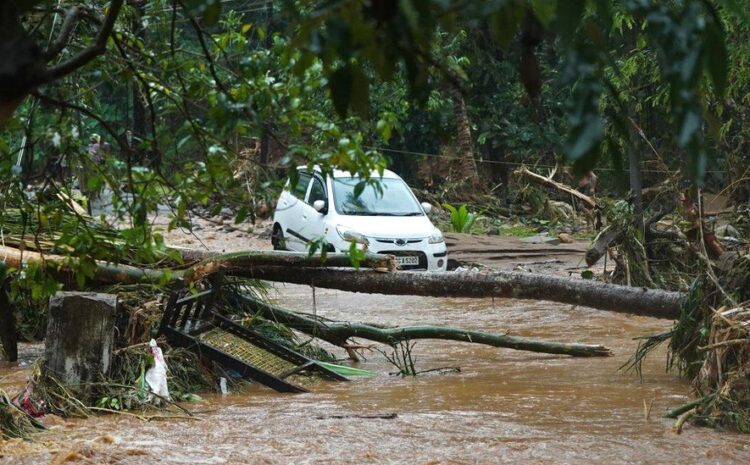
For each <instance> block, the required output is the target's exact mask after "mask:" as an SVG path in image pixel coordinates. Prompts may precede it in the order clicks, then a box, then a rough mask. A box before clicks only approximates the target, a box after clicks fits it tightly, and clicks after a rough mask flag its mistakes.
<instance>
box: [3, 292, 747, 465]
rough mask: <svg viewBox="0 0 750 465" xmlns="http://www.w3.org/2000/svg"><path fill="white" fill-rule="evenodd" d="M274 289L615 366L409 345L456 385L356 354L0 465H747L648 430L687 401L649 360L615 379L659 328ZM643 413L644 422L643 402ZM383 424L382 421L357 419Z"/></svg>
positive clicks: (74, 430) (46, 445)
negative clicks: (290, 379) (294, 380)
mask: <svg viewBox="0 0 750 465" xmlns="http://www.w3.org/2000/svg"><path fill="white" fill-rule="evenodd" d="M279 291H280V294H279V296H278V298H277V300H278V302H279V303H280V304H283V305H284V306H287V307H289V308H293V309H297V310H303V311H308V312H312V311H315V312H317V313H318V314H319V315H323V316H326V317H329V318H332V319H343V320H351V321H367V322H373V323H384V324H400V325H406V324H441V325H454V326H464V327H467V328H472V329H478V330H483V331H491V332H509V333H511V334H514V335H522V336H530V337H540V338H550V339H556V340H561V341H568V342H574V341H575V342H585V343H600V344H604V345H606V346H608V347H610V348H611V349H612V350H613V352H614V353H615V356H614V357H609V358H590V359H580V358H579V359H575V358H570V357H564V356H551V355H542V354H533V353H527V352H517V351H512V350H507V349H496V348H492V347H485V346H478V345H473V344H462V343H454V342H447V341H420V342H418V343H417V345H416V347H415V355H416V358H417V368H418V369H423V370H424V369H431V368H438V367H447V366H458V367H460V368H461V372H460V373H454V374H445V375H440V374H427V375H423V376H420V377H417V378H415V379H403V378H399V377H395V376H390V375H389V374H388V373H389V372H391V371H393V367H392V366H390V365H389V364H388V363H387V362H386V360H385V358H384V357H383V356H382V355H381V354H379V353H377V352H371V353H367V354H365V355H366V356H367V361H366V362H365V363H363V364H362V365H361V366H362V367H363V368H367V369H370V370H374V371H376V372H378V376H377V377H373V378H356V379H354V381H353V382H351V383H328V382H317V383H315V384H313V385H312V386H311V388H312V389H313V391H314V392H312V393H309V394H302V395H281V394H276V393H273V392H271V391H269V390H268V389H265V388H261V387H257V388H255V387H254V388H252V389H251V390H250V391H249V392H245V393H243V394H234V395H228V396H220V395H207V396H205V402H203V403H198V404H189V405H187V407H188V408H191V409H192V410H194V411H198V412H201V413H198V414H197V417H198V418H199V420H196V421H166V422H151V423H145V422H142V421H140V420H137V419H134V418H129V417H125V416H107V417H101V418H97V419H90V420H73V421H67V422H65V421H59V422H57V423H58V426H55V427H54V428H53V429H52V430H51V431H49V432H46V433H43V434H41V435H39V437H38V438H37V442H36V443H35V444H33V445H28V444H19V443H13V444H6V445H5V446H4V447H3V448H0V456H2V454H8V455H6V456H5V457H4V458H0V462H2V461H3V460H4V461H5V463H48V462H50V460H55V459H57V460H63V459H66V458H67V459H76V460H79V462H78V463H121V464H131V463H132V464H142V463H164V464H187V463H191V464H193V463H196V464H222V463H232V464H240V463H273V464H275V463H282V464H287V463H352V464H355V463H356V464H360V463H410V464H411V463H417V464H428V463H429V464H436V463H446V464H447V463H482V464H484V463H529V464H536V463H539V464H542V463H544V464H547V463H549V464H553V463H554V464H558V463H560V464H565V463H571V464H572V463H580V464H589V463H602V464H620V463H622V464H626V463H627V464H630V463H644V464H645V463H659V464H678V463H679V464H692V463H696V464H697V463H700V464H713V463H742V464H747V463H750V437H748V436H742V435H737V434H731V433H720V432H717V431H714V430H710V429H706V428H697V427H693V426H690V425H688V426H686V428H685V430H684V432H683V433H682V434H681V435H678V434H676V433H674V432H673V431H672V429H671V427H672V423H673V421H672V420H666V419H663V418H661V415H662V414H663V412H664V411H665V410H667V409H668V408H671V407H674V406H677V405H680V404H681V403H683V402H685V401H686V400H688V397H687V394H688V386H687V384H686V383H684V382H682V381H680V380H679V379H677V378H676V377H675V376H674V375H673V374H669V373H666V372H665V370H664V362H665V352H664V350H660V351H657V352H656V353H655V354H654V355H653V356H652V357H651V358H650V360H649V361H648V362H647V363H646V364H645V365H644V369H643V375H644V377H643V381H642V382H641V380H640V379H639V378H638V376H637V375H636V374H634V373H626V372H623V371H619V370H618V368H619V367H620V365H622V364H623V363H624V362H625V361H626V360H627V359H628V357H629V356H630V355H631V354H632V352H633V351H634V349H635V347H636V342H635V341H633V340H632V338H633V337H636V336H641V335H644V334H651V333H654V332H658V331H663V330H665V329H667V328H668V327H669V326H670V322H666V321H662V320H655V319H650V318H643V317H630V316H626V315H618V314H614V313H609V312H600V311H596V310H591V309H587V308H581V307H575V308H572V307H569V306H564V305H560V304H553V303H539V302H525V301H515V300H505V299H503V300H500V299H495V300H494V301H493V300H492V299H435V298H424V297H392V296H376V295H365V294H351V293H344V292H337V291H321V290H318V291H317V292H316V299H315V301H316V308H314V309H313V308H311V304H310V303H311V302H312V299H311V291H310V288H308V287H302V286H291V285H288V286H283V287H279ZM337 353H339V354H340V351H338V352H337ZM341 355H343V354H341ZM9 373H10V376H14V377H15V376H17V370H10V371H9V370H8V369H2V370H0V377H3V376H6V375H8V374H9ZM652 400H653V410H652V414H651V418H650V420H646V419H645V417H644V401H645V402H647V403H648V402H651V401H652ZM391 413H395V414H396V417H395V418H391V419H381V418H362V417H363V416H378V415H386V414H391ZM103 435H107V436H104V438H102V436H103ZM110 436H111V437H110ZM97 438H98V439H97ZM111 440H114V442H113V443H111V444H110V441H111ZM71 451H72V452H71ZM57 463H63V462H57ZM71 463H76V462H71Z"/></svg>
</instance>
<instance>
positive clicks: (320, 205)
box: [313, 200, 326, 215]
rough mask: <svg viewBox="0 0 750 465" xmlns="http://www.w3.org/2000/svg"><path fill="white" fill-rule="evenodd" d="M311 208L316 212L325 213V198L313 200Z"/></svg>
mask: <svg viewBox="0 0 750 465" xmlns="http://www.w3.org/2000/svg"><path fill="white" fill-rule="evenodd" d="M313 208H314V209H315V211H316V212H318V213H322V214H324V215H325V213H326V211H325V210H326V201H325V200H316V201H315V202H313Z"/></svg>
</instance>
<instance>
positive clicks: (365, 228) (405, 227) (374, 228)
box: [337, 216, 435, 239]
mask: <svg viewBox="0 0 750 465" xmlns="http://www.w3.org/2000/svg"><path fill="white" fill-rule="evenodd" d="M337 220H338V221H337V224H339V225H341V226H344V227H347V228H350V229H351V230H353V231H355V232H358V233H360V234H362V235H363V236H365V237H372V238H381V239H388V238H391V239H398V238H402V239H416V238H420V239H421V238H425V237H428V236H429V235H430V234H432V231H433V230H434V229H435V226H433V224H432V222H431V221H430V220H429V218H427V217H426V216H339V217H338V218H337Z"/></svg>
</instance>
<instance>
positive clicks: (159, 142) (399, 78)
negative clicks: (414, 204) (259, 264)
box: [0, 0, 750, 428]
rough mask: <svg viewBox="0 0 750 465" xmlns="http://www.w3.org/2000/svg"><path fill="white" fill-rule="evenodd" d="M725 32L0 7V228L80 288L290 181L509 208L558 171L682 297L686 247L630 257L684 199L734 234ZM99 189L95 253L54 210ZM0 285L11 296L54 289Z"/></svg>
mask: <svg viewBox="0 0 750 465" xmlns="http://www.w3.org/2000/svg"><path fill="white" fill-rule="evenodd" d="M749 16H750V7H748V6H747V5H745V4H743V3H741V2H738V1H736V0H671V1H656V0H621V1H614V0H565V1H563V0H557V1H555V0H491V1H485V2H461V1H451V0H446V1H437V0H434V1H432V0H412V1H406V0H403V1H399V0H385V1H374V0H373V1H361V0H345V1H338V2H335V1H334V2H310V1H306V0H297V1H294V0H279V1H273V0H248V1H239V0H152V1H146V0H128V1H125V0H112V1H101V0H95V1H90V2H76V1H72V0H60V1H52V0H34V1H21V0H9V1H5V2H3V3H2V5H0V26H1V27H0V56H1V57H3V58H1V59H2V63H0V152H2V158H1V159H0V186H1V189H2V190H1V191H0V192H1V193H0V196H2V199H1V200H2V205H3V207H2V209H1V210H0V228H2V231H4V234H5V235H8V238H9V239H13V240H14V241H15V242H14V244H15V245H19V244H20V247H21V248H24V247H29V248H32V249H33V248H36V249H37V250H41V249H44V250H47V251H52V252H54V253H57V254H60V255H63V256H64V257H65V259H66V265H68V266H70V267H73V268H74V269H75V270H76V272H77V278H78V284H79V285H83V284H84V283H85V282H86V279H89V278H91V277H93V275H94V272H95V261H96V260H107V261H115V262H126V263H131V264H153V263H164V262H165V261H166V262H169V263H170V264H174V265H175V266H177V265H179V264H178V263H173V261H179V259H178V257H175V256H174V255H173V254H172V253H171V251H169V250H168V249H167V248H166V246H165V244H164V241H163V238H162V237H161V235H160V234H159V233H158V232H155V231H153V230H152V229H151V225H150V221H149V217H150V216H151V215H153V214H154V213H155V212H157V211H158V210H159V208H160V206H161V207H164V206H167V207H168V208H169V209H170V211H171V213H170V215H171V216H170V219H171V226H172V227H186V228H190V227H191V218H192V217H193V216H194V215H202V216H212V215H215V214H217V213H219V212H220V211H222V209H226V208H228V209H230V210H231V211H232V212H233V213H234V214H235V216H236V220H237V221H238V222H241V221H243V220H244V219H245V218H251V219H255V217H256V216H263V215H267V214H268V212H269V207H270V206H271V205H272V202H273V200H274V199H275V197H276V196H277V194H278V192H279V190H280V189H281V186H282V182H283V179H284V178H285V176H286V174H287V173H288V174H290V175H291V176H292V182H295V179H294V177H295V175H296V171H295V170H294V169H291V168H293V167H294V166H296V165H299V164H308V165H313V164H318V165H320V166H322V167H323V168H324V169H325V170H331V169H333V168H340V169H344V170H348V171H351V172H352V173H357V174H360V175H361V176H362V177H363V178H365V179H367V181H366V182H373V183H376V182H377V179H376V178H371V176H370V174H371V173H372V172H373V171H379V170H382V169H384V168H386V167H389V168H391V169H394V170H396V171H397V172H398V173H399V174H401V175H402V176H404V177H405V178H406V179H407V180H409V181H410V182H411V183H412V184H414V185H415V186H416V187H420V188H423V189H425V190H426V191H428V192H429V193H430V194H429V195H432V196H434V198H435V200H437V202H435V203H438V202H440V203H442V202H443V201H450V202H454V203H455V204H456V205H459V204H460V203H463V202H470V203H472V204H476V203H478V202H479V203H481V202H485V203H487V202H490V203H492V202H495V203H493V205H495V206H497V205H500V207H499V208H500V209H502V208H505V207H506V206H507V203H512V202H514V201H517V200H519V198H520V200H521V201H523V202H526V203H530V204H532V209H533V210H534V211H533V213H538V212H541V211H542V207H541V206H540V205H542V204H540V203H539V202H536V204H535V200H534V195H535V194H534V193H533V192H532V193H530V192H529V191H528V190H527V189H524V190H523V191H521V189H520V187H519V183H518V179H517V178H516V177H514V176H512V175H511V173H513V172H514V170H516V169H517V168H518V167H519V166H521V165H529V166H534V167H537V168H538V169H544V170H552V169H555V167H557V166H558V164H559V165H561V166H563V165H566V168H565V170H563V169H562V168H561V169H560V170H559V171H560V172H563V171H564V172H565V176H567V177H566V178H565V179H564V180H565V181H566V182H568V183H569V184H571V183H575V182H576V179H578V178H579V177H580V176H583V175H586V176H588V175H589V173H591V172H592V171H593V172H595V173H597V174H598V176H599V187H598V190H599V192H604V193H607V194H610V195H611V197H612V198H613V199H612V201H604V202H602V205H603V207H602V210H601V212H600V215H599V216H600V218H599V220H600V221H601V219H602V218H603V219H604V222H605V224H607V225H610V226H612V227H618V228H620V229H621V230H624V231H625V232H626V233H625V235H624V239H623V240H622V241H621V242H622V244H621V246H622V247H621V248H622V254H623V256H625V257H626V259H625V261H623V262H622V263H625V268H627V270H626V271H627V277H625V276H624V274H622V273H625V271H623V270H624V269H625V268H622V269H620V271H621V274H622V275H621V276H620V277H619V278H620V281H622V282H627V283H629V284H635V285H648V286H654V287H667V288H676V289H682V290H686V289H687V288H688V287H689V286H690V283H691V282H693V279H694V278H695V275H696V274H697V273H696V270H702V269H703V268H702V267H703V266H706V267H708V273H709V274H708V275H710V276H713V271H712V270H713V268H712V265H711V264H710V263H708V264H706V260H704V258H706V256H708V255H711V254H709V253H708V252H710V251H706V250H705V248H704V249H703V250H699V251H698V252H697V253H695V254H693V255H690V256H689V258H686V256H685V255H684V254H682V253H681V252H680V251H679V250H678V251H675V250H674V248H673V247H671V245H670V246H667V247H662V248H661V249H660V248H659V247H661V246H659V245H658V244H657V245H655V246H653V247H651V246H648V247H647V246H645V245H644V244H645V243H646V236H647V233H648V229H647V228H648V226H649V225H650V223H649V220H648V217H649V216H651V217H652V218H656V217H658V218H657V219H654V221H652V223H653V222H655V221H657V220H658V219H661V218H663V217H664V216H665V215H667V214H671V213H672V212H673V211H674V209H675V208H676V206H678V205H683V204H684V205H686V207H684V208H685V211H686V213H685V215H686V218H687V221H690V222H692V223H691V225H692V226H693V232H694V233H695V234H698V233H697V232H696V231H699V232H700V237H701V238H702V237H703V223H702V221H703V219H702V217H701V212H700V208H699V209H698V212H697V217H696V215H695V214H692V216H690V215H691V214H688V213H687V212H689V211H690V207H689V206H687V205H692V202H693V200H695V199H699V197H700V196H699V195H698V193H699V189H703V188H709V189H712V190H715V191H719V190H722V189H723V190H725V192H728V193H730V194H731V195H732V196H733V200H734V202H735V203H736V206H737V207H736V210H735V211H736V212H737V213H738V214H739V215H742V214H745V220H744V221H745V224H746V225H747V216H746V212H747V208H746V206H745V207H743V205H744V204H743V203H746V202H747V200H748V195H750V190H749V189H748V185H750V184H748V182H747V174H748V173H747V171H746V168H745V167H746V166H747V164H748V161H749V160H748V152H747V143H748V142H747V141H748V134H747V126H748V125H747V118H748V113H747V111H745V109H744V107H745V106H746V105H747V103H748V101H747V100H748V95H750V94H749V92H750V81H749V79H750V78H749V77H748V76H749V75H750V72H749V71H748V67H747V66H748V63H747V60H748V59H747V57H748V56H749V55H748V45H747V41H746V40H745V35H746V33H747V31H748V20H749V19H750V18H749ZM95 135H100V136H101V142H99V141H98V138H97V137H96V136H95ZM92 137H93V138H94V139H96V140H97V143H98V145H97V147H98V148H96V149H94V148H92V147H93V142H92ZM106 145H108V146H109V149H106V148H105V146H106ZM628 180H629V182H628ZM664 181H667V183H666V184H667V188H666V189H662V188H663V187H664V185H665V184H664ZM649 187H655V188H659V189H661V190H660V194H659V195H657V196H655V197H648V196H646V195H645V194H643V195H642V193H643V191H644V188H649ZM105 190H106V191H107V192H111V193H112V196H113V197H112V201H113V205H112V212H111V216H110V218H109V219H108V221H110V222H112V221H114V222H116V223H117V225H118V227H119V232H117V233H116V235H117V237H116V238H115V239H113V238H112V237H109V236H108V235H109V234H110V233H111V230H110V229H107V228H97V227H90V223H89V222H87V221H84V218H83V217H84V216H85V215H83V214H80V212H77V215H78V219H79V221H76V220H71V217H70V215H65V214H61V212H62V211H65V210H69V209H70V208H71V202H70V199H71V198H73V199H76V200H78V201H79V202H81V203H83V204H84V205H85V206H86V204H89V205H90V203H91V201H92V199H94V198H95V197H96V196H97V195H99V194H100V193H101V192H103V191H105ZM679 195H683V197H684V198H682V200H680V199H681V197H679ZM521 197H522V198H521ZM488 198H490V199H491V200H488ZM665 198H668V201H665V200H664V199H665ZM644 199H645V200H644ZM456 202H457V203H456ZM649 202H652V203H651V204H650V203H649ZM665 203H667V204H670V205H671V204H674V205H675V206H673V207H672V209H671V210H670V211H661V208H660V207H662V206H663V205H664V204H665ZM535 205H536V206H535ZM544 205H546V206H547V207H548V206H549V204H548V203H545V204H544ZM698 206H699V207H700V201H698ZM743 208H744V210H743ZM457 211H460V208H459V209H458V210H457ZM463 211H464V213H465V217H466V218H468V212H467V210H466V208H464V209H463ZM487 211H488V212H496V211H499V210H498V209H495V210H492V209H489V208H488V209H487ZM503 211H507V210H503ZM743 211H744V212H745V213H742V212H743ZM644 212H645V213H644ZM547 216H549V215H547ZM696 218H697V219H696ZM543 221H549V218H547V219H545V220H543ZM677 221H678V220H675V222H677ZM471 222H472V224H473V223H474V219H472V220H471ZM463 225H464V223H460V224H459V227H457V228H456V229H463V228H464V226H463ZM696 225H697V226H696ZM644 228H646V229H645V230H644ZM466 229H467V230H470V229H471V225H469V226H468V227H467V228H466ZM662 232H663V231H662ZM19 238H20V239H19ZM688 239H691V240H693V239H695V237H688ZM32 244H33V245H32ZM3 245H6V243H5V242H3ZM657 255H658V256H657ZM656 258H658V260H655V259H656ZM711 258H716V257H711ZM650 259H651V261H650ZM659 263H667V265H669V266H666V267H665V266H662V265H659ZM619 264H620V263H618V265H619ZM628 264H630V265H628ZM660 266H661V267H660ZM11 271H14V272H16V274H15V275H14V276H15V278H16V279H15V280H14V283H13V285H14V289H15V290H16V291H19V292H18V294H16V295H19V296H21V295H26V296H28V298H29V299H32V298H35V299H38V298H41V297H43V296H45V295H49V294H50V293H52V292H54V291H55V290H56V289H58V288H60V287H61V286H62V284H61V283H59V282H58V281H57V280H56V279H54V278H53V277H51V276H50V273H47V272H46V271H48V270H45V269H44V268H43V267H29V268H28V269H26V270H11ZM714 284H715V285H716V286H718V288H720V289H721V286H719V285H718V283H716V282H713V283H712V284H711V285H712V286H713V285H714ZM24 292H26V294H24ZM722 292H723V289H722ZM730 292H732V290H731V289H730ZM743 292H744V291H743ZM716 293H717V291H716V289H714V290H713V293H711V296H712V297H711V298H712V299H716ZM707 294H708V293H707ZM734 297H735V298H737V299H739V301H740V302H741V301H742V300H743V298H744V297H746V296H744V294H742V293H741V292H740V293H738V294H736V295H734ZM741 297H743V298H741ZM712 303H715V304H716V306H717V307H718V305H719V303H720V302H719V301H715V302H714V301H712ZM699 307H700V305H696V306H695V308H696V309H697V308H699ZM693 316H695V315H693ZM24 318H42V317H41V316H39V315H29V314H27V315H24ZM688 319H689V318H688ZM691 321H692V324H695V325H697V326H696V328H697V329H696V331H701V330H702V328H701V327H700V325H701V324H705V325H707V326H710V316H708V315H703V316H702V317H701V318H693V319H692V320H691ZM696 321H699V322H700V324H698V323H696ZM32 326H33V325H32ZM705 337H708V336H707V335H704V339H705ZM703 342H705V340H703ZM697 344H698V343H697V342H696V341H693V340H691V341H689V345H690V347H691V350H695V349H696V348H697V347H698V345H697ZM691 370H694V367H690V369H687V368H686V369H685V370H684V371H685V372H686V373H688V374H691V375H693V374H694V373H693V372H692V371H691ZM737 402H746V400H740V401H737ZM741 420H742V421H746V419H744V418H743V419H741ZM736 423H737V424H740V425H745V424H744V423H741V422H736ZM746 426H747V425H745V427H746ZM741 428H742V426H741Z"/></svg>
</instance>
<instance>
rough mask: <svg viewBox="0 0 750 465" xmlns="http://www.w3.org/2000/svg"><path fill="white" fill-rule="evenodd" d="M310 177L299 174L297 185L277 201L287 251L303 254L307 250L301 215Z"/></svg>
mask: <svg viewBox="0 0 750 465" xmlns="http://www.w3.org/2000/svg"><path fill="white" fill-rule="evenodd" d="M311 179H312V175H311V174H310V173H308V172H306V171H300V172H299V178H298V180H297V185H296V186H294V188H293V189H292V188H291V187H290V190H289V191H288V192H287V195H285V196H283V198H282V199H280V201H279V205H278V206H277V207H276V211H277V212H281V217H282V221H279V224H280V225H281V227H282V230H283V232H284V241H285V242H286V247H287V248H288V249H289V250H295V251H298V252H304V251H305V250H307V241H308V238H307V237H305V236H304V235H303V233H302V232H301V231H302V229H303V228H304V222H303V221H302V213H303V208H304V205H305V197H306V196H307V190H308V188H309V187H310V180H311Z"/></svg>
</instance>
